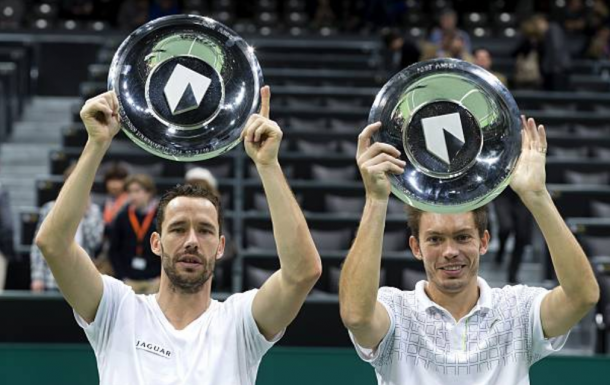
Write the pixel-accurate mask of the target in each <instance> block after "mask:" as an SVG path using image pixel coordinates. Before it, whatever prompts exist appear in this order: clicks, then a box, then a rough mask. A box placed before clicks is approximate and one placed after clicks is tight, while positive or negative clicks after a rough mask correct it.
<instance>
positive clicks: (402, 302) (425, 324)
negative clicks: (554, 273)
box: [350, 277, 567, 385]
mask: <svg viewBox="0 0 610 385" xmlns="http://www.w3.org/2000/svg"><path fill="white" fill-rule="evenodd" d="M425 285H426V281H420V282H418V283H417V285H416V286H415V290H414V291H400V290H398V289H396V288H390V287H382V288H381V289H379V293H378V300H379V302H381V304H382V305H384V307H385V308H386V310H387V311H388V314H389V316H390V322H391V324H390V328H389V330H388V333H387V334H386V335H385V337H384V338H383V339H382V340H381V342H380V344H379V346H378V348H377V349H375V350H371V349H365V348H363V347H361V346H359V345H358V344H357V343H356V342H355V340H354V337H353V335H352V334H351V333H350V337H351V338H352V342H354V345H355V346H356V351H357V352H358V355H359V356H360V358H362V359H363V360H364V361H367V362H369V363H371V365H372V366H373V367H374V368H375V374H376V375H377V381H378V383H379V384H380V385H390V384H392V385H395V384H426V385H437V384H451V385H456V384H458V385H459V384H464V385H474V384H500V385H504V384H506V385H526V384H529V368H530V366H531V365H532V364H534V363H535V362H536V361H538V360H540V359H542V358H544V357H546V356H547V355H549V354H551V353H553V352H556V351H557V350H559V349H561V348H562V347H563V345H564V344H565V341H566V339H567V334H566V335H564V336H561V337H556V338H551V339H546V338H544V333H543V330H542V323H541V321H540V304H541V302H542V299H543V298H544V296H545V295H546V293H547V292H548V290H546V289H543V288H535V287H527V286H523V285H518V286H505V287H504V288H502V289H499V288H494V289H492V288H490V287H489V285H488V284H487V282H485V280H484V279H482V278H480V277H479V278H478V285H479V292H480V296H479V300H478V302H477V304H476V306H475V307H474V308H473V309H472V310H471V311H470V313H468V314H467V315H466V316H465V317H463V318H462V319H461V320H459V321H458V322H457V323H456V321H455V319H454V318H453V317H452V316H451V314H450V313H449V312H448V311H447V310H445V309H444V308H442V307H441V306H439V305H437V304H436V303H434V302H433V301H432V300H431V299H430V298H429V297H428V296H427V295H426V293H425V291H424V288H425Z"/></svg>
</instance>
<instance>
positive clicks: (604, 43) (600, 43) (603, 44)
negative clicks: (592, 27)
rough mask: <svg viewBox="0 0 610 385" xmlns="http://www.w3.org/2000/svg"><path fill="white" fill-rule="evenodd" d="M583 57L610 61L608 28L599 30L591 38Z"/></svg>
mask: <svg viewBox="0 0 610 385" xmlns="http://www.w3.org/2000/svg"><path fill="white" fill-rule="evenodd" d="M585 56H586V57H587V58H589V59H595V60H601V59H606V60H607V59H610V27H609V26H604V27H602V28H600V29H599V30H598V31H597V32H596V33H595V35H594V36H593V37H592V38H591V41H590V42H589V46H588V47H587V51H586V52H585Z"/></svg>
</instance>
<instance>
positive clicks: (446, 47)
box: [437, 32, 474, 63]
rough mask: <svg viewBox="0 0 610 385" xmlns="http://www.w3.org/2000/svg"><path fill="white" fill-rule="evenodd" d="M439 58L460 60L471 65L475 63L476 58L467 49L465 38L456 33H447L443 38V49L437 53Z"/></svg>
mask: <svg viewBox="0 0 610 385" xmlns="http://www.w3.org/2000/svg"><path fill="white" fill-rule="evenodd" d="M437 57H448V58H453V59H460V60H464V61H467V62H471V63H472V62H473V61H474V57H473V56H472V54H471V53H470V51H469V50H468V49H467V48H466V42H465V41H464V38H463V36H461V35H460V34H458V33H456V32H453V33H447V34H445V35H444V36H443V41H442V42H441V49H440V50H439V51H438V52H437Z"/></svg>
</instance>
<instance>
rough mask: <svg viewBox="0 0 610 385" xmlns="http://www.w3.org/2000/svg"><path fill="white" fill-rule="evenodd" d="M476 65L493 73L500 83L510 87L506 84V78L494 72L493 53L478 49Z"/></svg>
mask: <svg viewBox="0 0 610 385" xmlns="http://www.w3.org/2000/svg"><path fill="white" fill-rule="evenodd" d="M474 64H476V65H478V66H479V67H481V68H484V69H486V70H487V71H489V72H491V73H492V74H493V75H494V76H495V77H497V78H498V80H500V82H502V84H504V85H505V86H508V83H507V82H506V76H504V75H503V74H501V73H499V72H496V71H494V70H493V68H492V66H493V61H492V58H491V53H490V52H489V51H488V50H487V49H485V48H477V49H475V50H474Z"/></svg>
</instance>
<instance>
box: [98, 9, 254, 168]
mask: <svg viewBox="0 0 610 385" xmlns="http://www.w3.org/2000/svg"><path fill="white" fill-rule="evenodd" d="M262 84H263V76H262V71H261V68H260V65H259V63H258V60H257V59H256V56H255V55H254V49H253V48H252V47H250V46H249V45H248V44H247V43H246V42H245V41H244V40H243V39H242V38H241V37H239V36H238V35H237V34H236V33H235V32H233V31H232V30H231V29H229V28H228V27H226V26H225V25H223V24H221V23H219V22H217V21H215V20H212V19H210V18H207V17H202V16H198V15H174V16H167V17H162V18H159V19H156V20H153V21H151V22H149V23H147V24H144V25H143V26H141V27H140V28H138V29H137V30H135V31H134V32H133V33H131V34H130V35H129V36H128V37H127V38H126V39H125V40H124V41H123V43H122V44H121V46H120V47H119V49H118V50H117V52H116V53H115V55H114V58H113V60H112V64H111V66H110V71H109V74H108V88H109V89H110V90H114V91H115V92H116V94H117V97H118V100H119V116H120V121H121V125H122V129H123V131H124V132H125V133H126V134H127V136H128V137H129V138H130V139H132V140H133V141H134V142H135V143H136V144H137V145H139V146H140V147H142V148H144V149H145V150H146V151H148V152H150V153H152V154H155V155H157V156H160V157H163V158H167V159H171V160H176V161H189V162H190V161H198V160H203V159H209V158H212V157H215V156H218V155H220V154H223V153H224V152H226V151H228V150H230V149H231V148H233V147H234V146H235V145H237V144H238V143H239V142H240V134H241V130H242V128H243V127H244V125H245V124H246V121H247V120H248V118H249V116H250V115H251V114H252V113H254V112H256V111H257V110H258V108H259V104H260V100H259V90H260V87H261V86H262Z"/></svg>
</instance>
